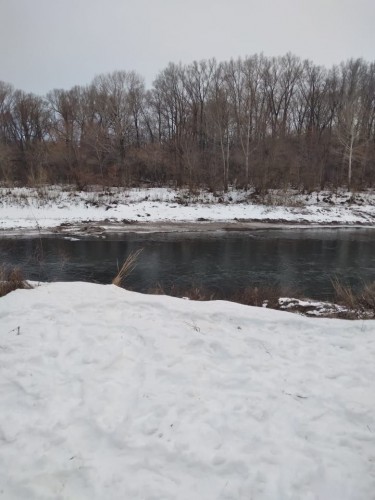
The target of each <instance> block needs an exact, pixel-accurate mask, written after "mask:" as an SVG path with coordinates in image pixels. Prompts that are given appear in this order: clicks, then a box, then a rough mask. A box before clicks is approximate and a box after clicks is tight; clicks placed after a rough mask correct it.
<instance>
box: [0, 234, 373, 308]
mask: <svg viewBox="0 0 375 500" xmlns="http://www.w3.org/2000/svg"><path fill="white" fill-rule="evenodd" d="M138 248H143V252H142V254H141V255H140V257H139V260H138V265H137V267H136V269H135V270H134V271H133V273H132V274H131V275H130V276H129V277H128V278H127V281H126V283H125V286H126V287H127V288H130V289H132V290H136V291H147V290H149V289H151V288H154V287H155V286H156V285H158V284H160V285H161V286H162V287H163V288H165V289H168V287H170V286H171V285H175V286H177V287H181V288H184V287H190V286H204V287H205V288H208V289H210V290H212V291H225V292H229V293H230V292H233V291H236V290H238V289H241V288H245V287H248V286H250V287H252V286H262V285H267V286H269V285H272V286H273V285H281V286H287V287H292V288H295V289H297V290H298V291H299V292H300V293H301V294H304V295H306V296H309V297H312V298H331V297H332V291H333V290H332V283H331V280H332V279H333V278H335V277H338V278H339V279H340V280H343V281H344V282H345V283H347V284H350V285H352V286H354V287H359V286H361V284H363V282H371V281H375V230H371V229H321V230H317V229H291V230H290V229H288V230H287V229H284V230H275V229H268V230H254V231H246V232H241V233H239V232H236V233H215V234H212V233H211V234H204V235H202V234H190V235H187V234H186V233H185V234H143V235H142V234H126V235H108V236H107V237H106V238H103V239H98V238H91V239H88V238H82V239H79V240H76V241H71V240H69V239H63V238H56V237H43V238H41V239H40V238H32V239H30V238H28V239H22V238H17V239H10V238H3V239H0V262H3V263H7V264H9V265H17V266H19V267H20V268H21V269H22V270H23V272H24V275H25V277H26V278H27V279H31V280H40V281H55V280H60V281H73V280H74V281H75V280H77V281H78V280H79V281H92V282H97V283H111V281H112V279H113V277H114V276H115V275H116V272H117V266H118V265H119V266H121V264H122V262H123V261H124V259H125V258H126V256H127V255H128V254H129V253H130V252H131V251H133V250H136V249H138Z"/></svg>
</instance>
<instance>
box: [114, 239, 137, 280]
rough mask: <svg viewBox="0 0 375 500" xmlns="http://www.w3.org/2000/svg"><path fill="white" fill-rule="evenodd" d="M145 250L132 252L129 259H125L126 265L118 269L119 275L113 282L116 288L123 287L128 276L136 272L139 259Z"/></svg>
mask: <svg viewBox="0 0 375 500" xmlns="http://www.w3.org/2000/svg"><path fill="white" fill-rule="evenodd" d="M142 250H143V248H139V249H138V250H135V251H134V252H131V253H130V254H129V255H128V256H127V258H126V259H125V261H124V263H123V264H122V266H121V268H118V269H117V274H116V276H115V277H114V278H113V280H112V284H113V285H116V286H121V285H123V284H124V280H125V279H126V277H127V276H129V274H130V273H131V272H132V271H133V270H134V268H135V267H136V265H137V261H138V257H139V256H140V254H141V252H142Z"/></svg>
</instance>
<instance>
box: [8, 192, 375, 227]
mask: <svg viewBox="0 0 375 500" xmlns="http://www.w3.org/2000/svg"><path fill="white" fill-rule="evenodd" d="M198 219H205V220H207V221H213V222H215V221H216V222H217V221H232V222H233V221H241V220H245V221H249V220H250V221H258V222H261V221H273V222H278V221H280V222H289V223H307V224H311V223H314V224H332V223H335V224H367V225H373V224H374V221H375V195H374V193H373V192H370V191H369V192H364V193H361V194H359V195H355V196H353V195H352V194H350V193H345V192H341V193H339V194H337V195H334V194H331V193H328V192H326V193H325V192H320V193H312V194H311V195H309V196H303V195H301V194H298V193H295V192H292V191H290V192H284V193H281V192H274V193H270V194H269V195H267V197H266V198H264V199H263V200H260V201H259V200H258V201H256V197H254V196H252V195H251V193H246V192H244V191H236V190H232V191H230V192H229V193H226V194H222V195H220V196H218V195H217V196H214V195H213V194H212V193H208V192H200V193H198V194H195V195H192V194H191V193H189V192H188V191H186V190H181V191H175V190H173V189H167V188H150V189H128V190H120V189H115V188H112V189H111V190H110V191H98V190H97V191H91V192H75V191H68V190H63V189H62V188H60V187H57V186H55V187H48V188H41V189H32V188H13V189H8V188H0V230H9V229H17V228H18V229H19V228H38V229H46V228H53V227H57V226H60V224H63V223H65V224H66V223H82V222H84V221H86V222H87V221H90V222H103V221H106V222H111V223H123V221H143V222H154V223H155V222H163V221H168V222H196V221H197V220H198Z"/></svg>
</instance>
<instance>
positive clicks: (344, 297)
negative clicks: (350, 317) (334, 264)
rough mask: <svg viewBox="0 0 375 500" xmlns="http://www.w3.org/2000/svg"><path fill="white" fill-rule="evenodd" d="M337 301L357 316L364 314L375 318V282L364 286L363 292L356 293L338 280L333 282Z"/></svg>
mask: <svg viewBox="0 0 375 500" xmlns="http://www.w3.org/2000/svg"><path fill="white" fill-rule="evenodd" d="M332 286H333V289H334V291H335V301H336V302H337V303H338V304H340V305H343V306H345V307H347V308H348V309H350V310H351V311H353V313H356V315H357V316H362V315H363V313H365V314H367V315H371V316H373V317H375V281H374V282H373V283H368V284H364V285H363V288H362V290H360V291H358V292H355V291H353V289H352V287H351V286H348V285H344V284H343V283H341V282H340V281H339V280H338V278H335V279H333V280H332Z"/></svg>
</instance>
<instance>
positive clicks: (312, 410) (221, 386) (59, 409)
mask: <svg viewBox="0 0 375 500" xmlns="http://www.w3.org/2000/svg"><path fill="white" fill-rule="evenodd" d="M18 327H19V329H18ZM18 333H19V334H18ZM374 359H375V321H372V320H371V321H344V320H336V319H312V318H306V317H302V316H298V315H294V314H291V313H288V312H280V311H273V310H268V309H265V308H252V307H246V306H241V305H239V304H234V303H226V302H208V303H205V302H194V301H186V300H182V299H175V298H171V297H162V296H149V295H141V294H137V293H134V292H129V291H126V290H123V289H120V288H117V287H115V286H113V285H96V284H89V283H53V284H43V285H41V286H39V287H37V288H35V289H33V290H17V291H15V292H12V293H11V294H9V295H7V296H6V297H3V298H1V299H0V408H1V412H0V496H1V497H2V498H6V499H7V500H12V499H17V500H19V499H20V498H25V499H26V498H27V499H28V500H32V499H38V500H41V499H72V498H79V499H90V500H95V499H98V500H99V499H100V500H102V499H104V498H105V499H111V500H112V499H113V500H117V499H118V500H120V499H121V500H122V499H132V500H137V499H149V500H151V499H173V500H175V499H179V500H180V499H181V500H184V499H186V500H187V499H189V500H191V499H192V498H197V499H205V500H210V499H212V500H213V499H215V500H216V499H233V500H240V499H250V498H252V499H256V500H268V499H272V500H274V499H291V500H292V499H294V500H300V499H306V500H313V499H316V500H317V499H319V500H349V499H350V500H371V499H374V498H375V493H374V492H375V397H374V380H375V363H374Z"/></svg>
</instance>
